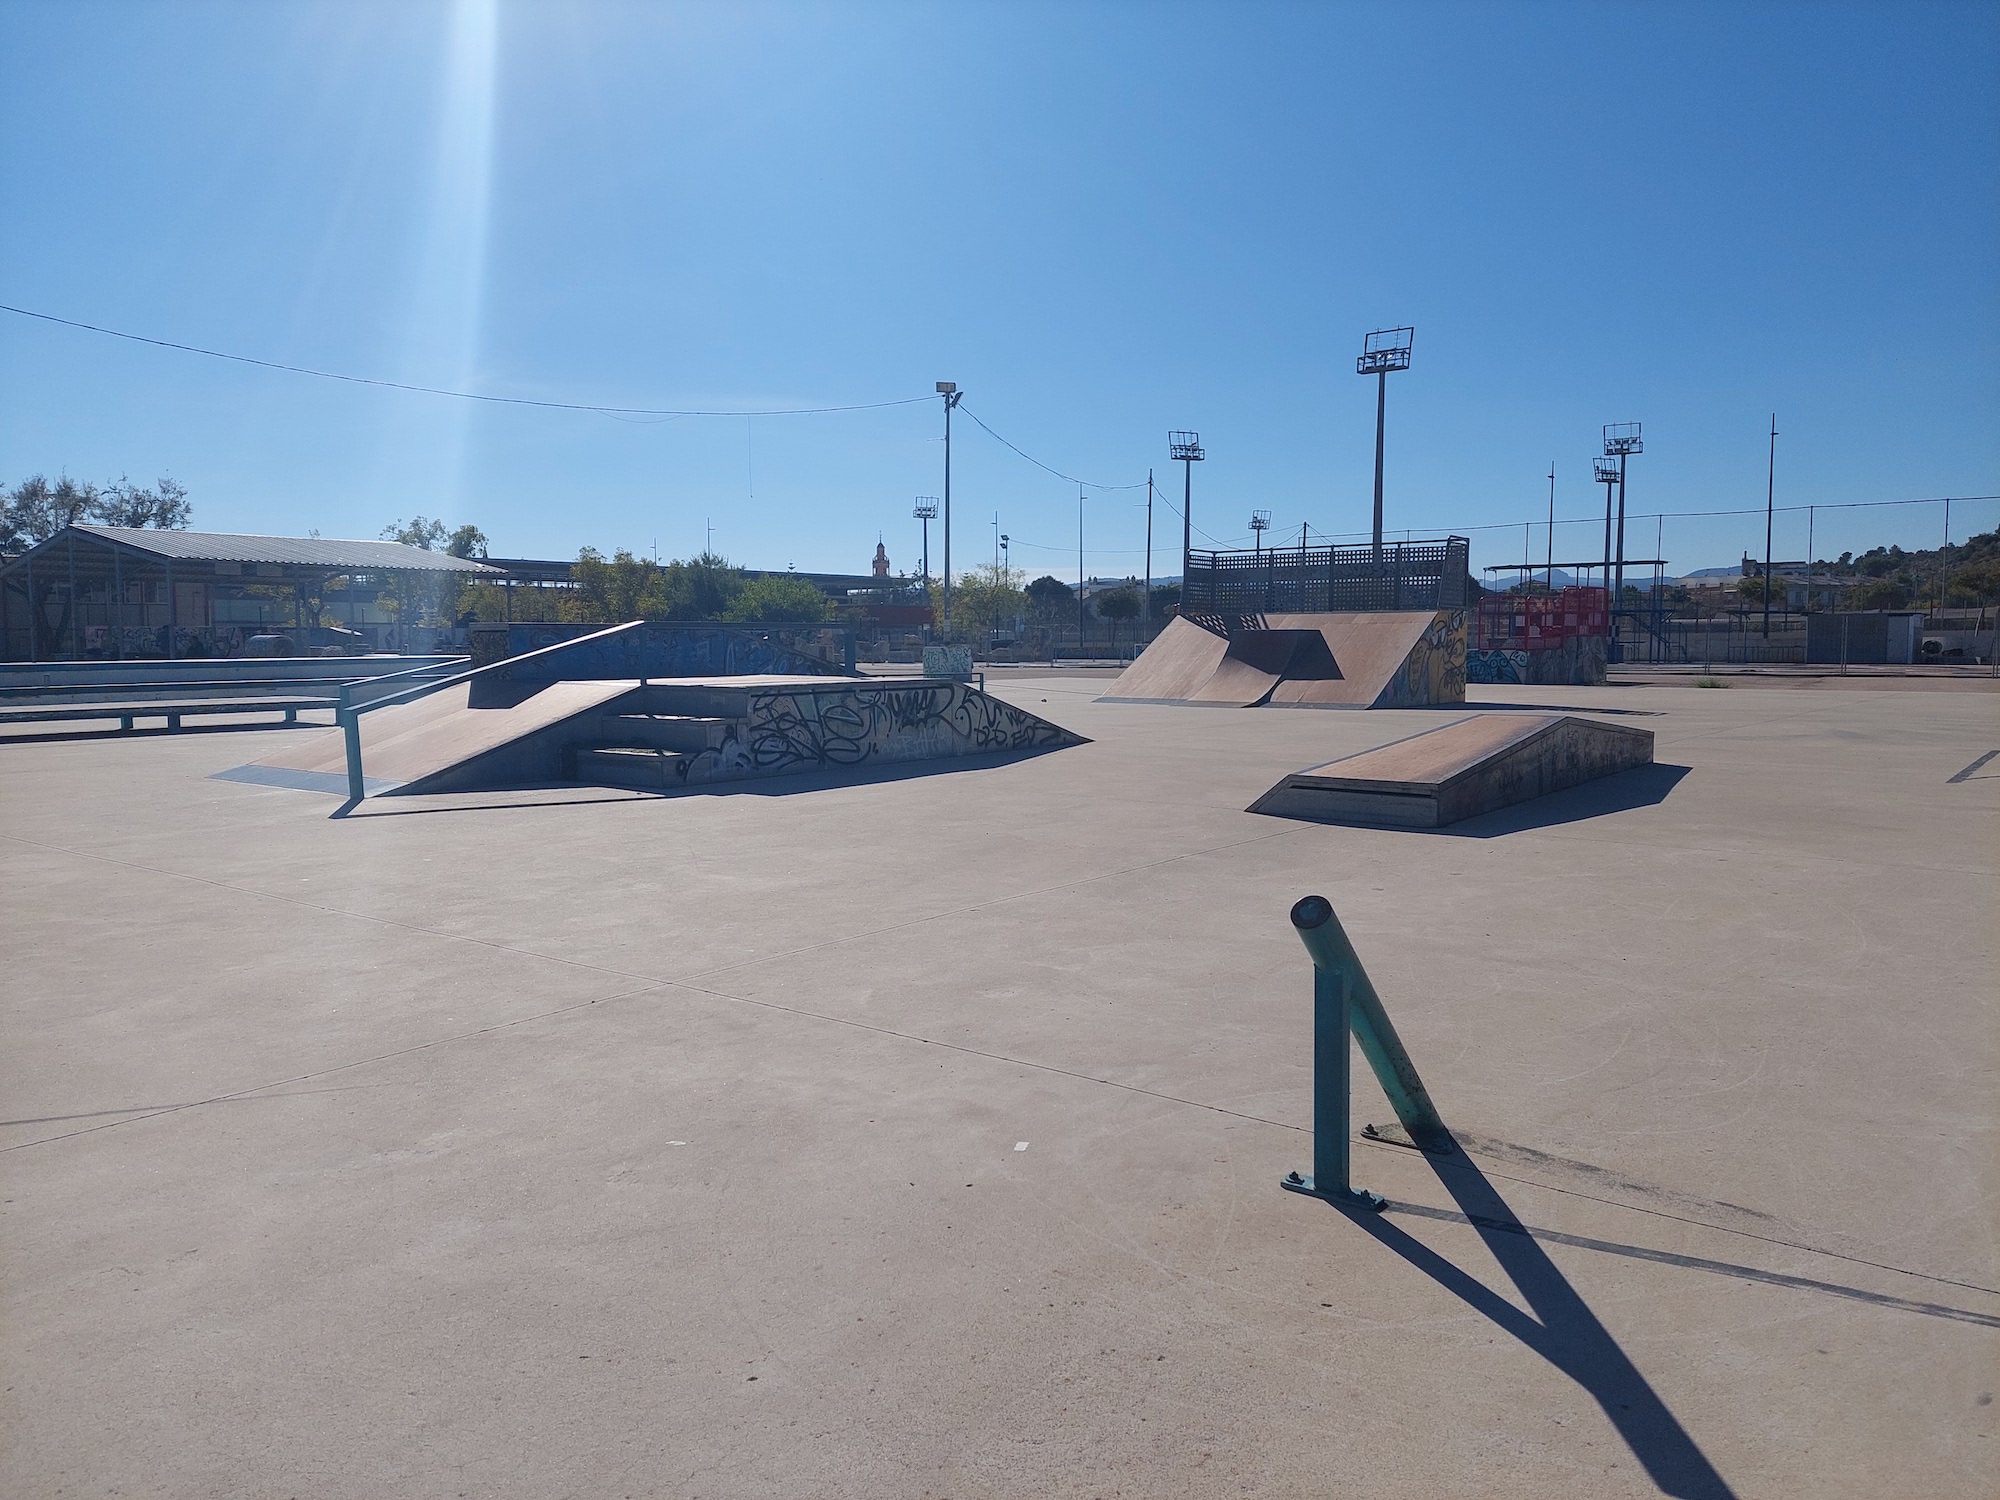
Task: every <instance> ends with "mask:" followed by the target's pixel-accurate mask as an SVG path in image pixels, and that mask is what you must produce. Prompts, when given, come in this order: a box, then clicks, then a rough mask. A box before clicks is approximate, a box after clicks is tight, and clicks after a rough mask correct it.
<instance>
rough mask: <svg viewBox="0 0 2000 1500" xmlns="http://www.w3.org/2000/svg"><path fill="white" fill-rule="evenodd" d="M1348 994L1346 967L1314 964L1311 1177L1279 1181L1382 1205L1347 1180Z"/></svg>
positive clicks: (1291, 1188)
mask: <svg viewBox="0 0 2000 1500" xmlns="http://www.w3.org/2000/svg"><path fill="white" fill-rule="evenodd" d="M1347 994H1348V984H1347V975H1346V973H1345V972H1344V971H1343V970H1341V969H1339V968H1333V967H1322V966H1320V965H1318V964H1315V965H1314V966H1313V1171H1312V1176H1310V1177H1301V1176H1299V1174H1298V1173H1296V1172H1287V1173H1286V1174H1285V1175H1284V1177H1282V1178H1281V1179H1279V1183H1278V1185H1279V1186H1280V1187H1282V1188H1284V1189H1285V1190H1286V1191H1287V1192H1292V1193H1305V1194H1308V1195H1309V1196H1311V1197H1314V1198H1325V1199H1327V1200H1329V1201H1330V1202H1333V1203H1343V1204H1346V1205H1347V1206H1349V1207H1350V1208H1369V1209H1376V1210H1380V1209H1383V1208H1386V1207H1388V1200H1387V1199H1385V1198H1383V1197H1381V1196H1380V1195H1379V1194H1376V1193H1371V1192H1368V1191H1366V1190H1357V1189H1356V1188H1354V1187H1353V1186H1352V1185H1351V1184H1350V1183H1349V1182H1348V1180H1347V1176H1348V1142H1347V1100H1348V1093H1349V1079H1348V1040H1347V1038H1348V1023H1349V1015H1348V1008H1347Z"/></svg>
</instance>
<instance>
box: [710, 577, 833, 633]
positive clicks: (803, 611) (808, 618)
mask: <svg viewBox="0 0 2000 1500" xmlns="http://www.w3.org/2000/svg"><path fill="white" fill-rule="evenodd" d="M831 608H832V601H831V600H830V599H828V598H827V597H826V594H825V592H824V591H823V590H822V589H820V588H819V586H818V585H817V584H814V583H811V582H809V581H807V580H806V579H803V578H788V577H786V576H785V575H783V574H781V573H771V574H767V575H765V576H764V577H762V578H752V579H750V580H749V581H748V582H746V583H745V584H744V585H743V589H742V592H741V593H739V594H737V596H736V597H735V598H734V599H733V600H731V601H730V603H729V606H728V607H727V608H726V609H724V610H723V612H722V618H723V619H725V620H734V621H737V622H740V623H743V624H760V625H761V624H778V623H789V624H812V623H815V622H817V621H820V620H824V619H825V618H826V617H827V614H828V612H829V611H830V609H831Z"/></svg>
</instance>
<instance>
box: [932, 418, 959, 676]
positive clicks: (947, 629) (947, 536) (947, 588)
mask: <svg viewBox="0 0 2000 1500" xmlns="http://www.w3.org/2000/svg"><path fill="white" fill-rule="evenodd" d="M937 393H938V394H939V395H940V396H942V397H943V398H944V638H945V639H946V640H950V639H951V409H952V408H953V407H954V406H956V405H958V402H959V389H958V383H957V382H956V381H952V380H940V381H939V382H938V383H937Z"/></svg>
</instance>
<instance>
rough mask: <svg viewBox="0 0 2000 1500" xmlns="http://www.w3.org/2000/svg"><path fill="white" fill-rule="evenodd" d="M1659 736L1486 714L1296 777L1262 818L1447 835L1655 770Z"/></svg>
mask: <svg viewBox="0 0 2000 1500" xmlns="http://www.w3.org/2000/svg"><path fill="white" fill-rule="evenodd" d="M1652 759H1653V731H1652V730H1650V729H1638V728H1634V727H1632V726H1630V725H1626V724H1606V723H1603V722H1600V721H1598V720H1594V719H1582V718H1577V717H1575V716H1573V715H1568V714H1481V715H1478V716H1476V717H1473V718H1466V719H1460V720H1458V721H1456V722H1455V723H1451V724H1445V725H1441V726H1440V727H1438V728H1436V729H1427V730H1424V731H1423V732H1422V733H1420V734H1415V735H1412V736H1411V737H1410V738H1408V739H1405V740H1396V741H1394V742H1392V743H1390V744H1387V745H1382V746H1380V747H1378V748H1376V749H1373V750H1364V751H1362V752H1361V753H1360V754H1358V755H1350V756H1345V757H1343V758H1342V759H1340V760H1335V761H1329V762H1328V763H1327V764H1325V765H1323V766H1314V767H1313V768H1312V769H1310V770H1306V771H1296V772H1294V773H1293V774H1292V775H1290V776H1287V777H1286V778H1285V779H1284V780H1282V781H1280V782H1279V783H1278V784H1277V785H1276V786H1274V787H1272V788H1271V790H1270V791H1268V792H1266V793H1265V794H1264V795H1263V796H1261V797H1259V798H1258V799H1257V800H1256V801H1255V802H1253V803H1251V804H1250V808H1249V810H1250V811H1251V812H1254V813H1268V814H1270V815H1271V816H1273V817H1280V818H1310V819H1313V820H1314V821H1316V822H1322V823H1373V824H1380V825H1384V826H1388V827H1396V828H1442V827H1445V826H1446V825H1448V824H1452V823H1457V822H1459V821H1461V820H1463V819H1465V818H1471V817H1477V816H1478V815H1479V814H1480V813H1488V812H1494V811H1497V810H1498V809H1500V808H1503V807H1512V806H1513V805H1514V804H1515V803H1517V802H1527V801H1531V800H1533V799H1534V798H1536V797H1544V796H1547V795H1548V794H1549V793H1551V792H1559V791H1563V790H1565V789H1566V788H1569V787H1573V786H1580V785H1582V784H1583V783H1584V782H1586V781H1594V780H1596V779H1597V778H1598V777H1600V776H1612V775H1615V774H1617V773H1618V772H1620V771H1630V770H1633V769H1636V768H1637V767H1639V766H1644V765H1650V764H1651V763H1652Z"/></svg>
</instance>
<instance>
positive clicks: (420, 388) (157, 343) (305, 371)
mask: <svg viewBox="0 0 2000 1500" xmlns="http://www.w3.org/2000/svg"><path fill="white" fill-rule="evenodd" d="M0 312H10V313H13V314H14V315H15V316H17V317H22V318H34V319H37V320H38V321H40V322H43V323H55V324H59V325H61V326H62V327H64V328H80V329H82V330H83V331H84V332H86V333H101V334H103V335H104V336H105V337H106V338H114V339H125V340H126V341H128V342H130V343H134V344H151V345H152V346H153V347H154V348H156V349H177V350H179V351H180V352H181V353H183V354H199V355H203V356H205V357H206V358H208V359H221V360H227V361H229V362H230V363H231V364H238V365H255V366H256V367H257V368H258V369H261V370H282V371H284V372H285V373H286V374H288V375H310V376H312V377H314V378H315V379H318V380H338V381H341V382H343V383H345V384H347V385H372V386H377V387H380V388H381V389H383V390H389V391H411V392H414V393H415V394H417V395H420V396H450V397H452V398H453V399H454V400H458V401H485V402H489V403H491V404H493V405H496V406H538V407H541V408H542V409H544V410H546V411H584V412H597V413H599V414H601V415H603V416H608V417H811V416H821V415H825V414H828V413H832V412H846V411H880V410H882V409H883V408H885V407H890V406H915V405H916V404H917V403H918V402H920V401H929V400H930V399H932V398H931V397H929V396H906V397H903V398H902V399H900V400H896V401H863V402H857V403H855V404H853V405H849V406H791V407H781V408H771V409H767V410H763V411H709V410H676V409H673V408H668V407H659V406H601V405H597V404H595V403H592V402H588V401H538V400H536V399H534V398H533V397H530V396H491V395H487V394H485V393H484V392H481V391H453V390H446V389H444V388H443V387H440V386H434V385H408V384H406V383H404V382H403V381H400V380H377V379H376V378H374V377H373V376H369V375H344V374H342V373H340V372H339V371H338V370H315V369H312V368H310V367H309V366H306V365H288V364H283V363H281V362H279V361H278V360H274V359H255V358H252V357H251V356H250V355H248V354H228V353H225V352H224V351H222V350H220V349H204V348H202V347H200V346H199V345H197V344H177V343H175V342H174V341H173V340H172V339H156V338H148V337H147V336H146V335H145V334H143V333H126V332H124V331H122V330H121V329H117V328H100V327H99V326H98V325H97V324H95V323H79V322H77V321H76V320H75V319H73V318H58V317H57V316H55V314H53V313H45V312H35V311H34V310H33V309H31V308H26V307H9V306H8V305H7V304H6V303H4V302H0ZM980 425H981V426H982V427H983V426H985V425H986V424H985V423H983V422H982V423H980Z"/></svg>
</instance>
